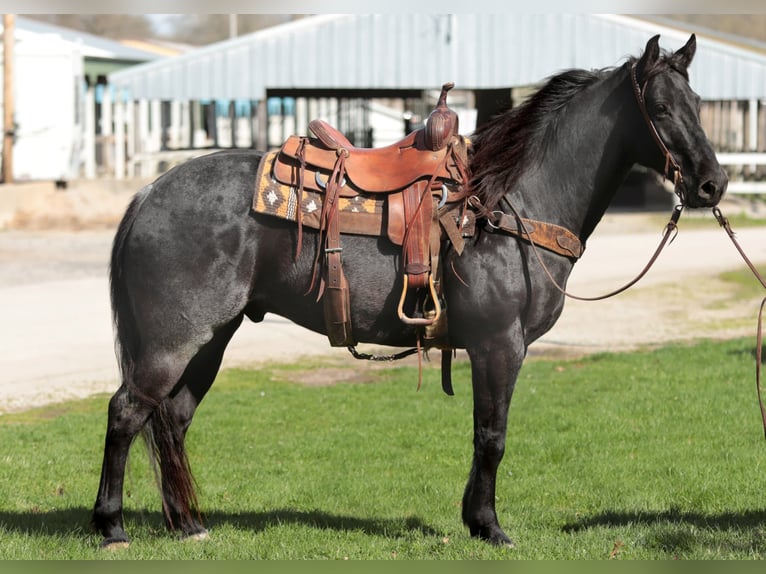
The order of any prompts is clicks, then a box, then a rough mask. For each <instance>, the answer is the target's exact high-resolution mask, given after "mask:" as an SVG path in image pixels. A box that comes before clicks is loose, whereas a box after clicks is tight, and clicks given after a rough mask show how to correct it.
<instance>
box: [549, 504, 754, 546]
mask: <svg viewBox="0 0 766 574" xmlns="http://www.w3.org/2000/svg"><path fill="white" fill-rule="evenodd" d="M631 526H633V527H644V528H647V529H648V532H647V534H645V535H644V536H643V537H642V538H643V541H644V544H645V545H646V546H649V547H654V548H659V549H661V550H664V551H667V552H674V553H675V552H684V551H688V550H691V549H693V548H694V547H700V546H702V547H710V548H716V549H719V550H721V549H728V550H732V551H737V552H743V551H744V552H753V551H755V552H758V553H763V552H766V510H748V511H743V512H722V513H719V514H706V513H701V512H686V511H682V510H679V509H669V510H663V511H656V512H636V511H631V512H618V511H608V512H602V513H599V514H596V515H594V516H589V517H586V518H583V519H580V520H577V521H576V522H570V523H568V524H565V525H564V526H563V527H562V528H561V529H562V531H564V532H567V533H577V532H580V531H582V530H587V529H589V528H620V527H631Z"/></svg>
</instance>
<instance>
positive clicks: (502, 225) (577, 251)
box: [490, 213, 585, 259]
mask: <svg viewBox="0 0 766 574" xmlns="http://www.w3.org/2000/svg"><path fill="white" fill-rule="evenodd" d="M522 221H523V223H524V229H519V223H518V220H517V219H516V217H514V216H513V215H508V214H506V213H503V214H502V215H500V217H498V218H497V219H496V220H495V221H494V222H492V223H491V225H490V227H493V228H496V229H500V230H502V231H505V232H506V233H510V234H511V235H516V236H517V237H520V238H522V239H526V240H529V239H531V240H532V241H533V242H534V243H535V245H539V246H540V247H544V248H545V249H548V250H549V251H553V252H554V253H558V254H559V255H564V256H565V257H574V258H575V259H577V258H579V257H581V256H582V254H583V252H584V251H585V246H583V244H582V242H581V241H580V239H579V238H578V237H577V236H576V235H575V234H574V233H572V232H571V231H569V230H568V229H567V228H565V227H561V226H560V225H556V224H554V223H546V222H544V221H536V220H534V219H527V218H522Z"/></svg>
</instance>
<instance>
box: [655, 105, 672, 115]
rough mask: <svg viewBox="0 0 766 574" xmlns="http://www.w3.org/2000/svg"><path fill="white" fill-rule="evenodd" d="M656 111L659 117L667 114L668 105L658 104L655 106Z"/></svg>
mask: <svg viewBox="0 0 766 574" xmlns="http://www.w3.org/2000/svg"><path fill="white" fill-rule="evenodd" d="M654 113H655V115H656V116H657V117H658V118H662V117H664V116H667V115H668V113H669V110H668V106H666V105H665V104H657V105H655V106H654Z"/></svg>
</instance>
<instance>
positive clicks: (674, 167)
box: [630, 62, 686, 205]
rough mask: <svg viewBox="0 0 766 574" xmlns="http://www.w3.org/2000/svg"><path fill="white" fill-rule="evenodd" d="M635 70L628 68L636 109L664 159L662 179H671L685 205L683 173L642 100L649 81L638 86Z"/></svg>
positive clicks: (635, 68)
mask: <svg viewBox="0 0 766 574" xmlns="http://www.w3.org/2000/svg"><path fill="white" fill-rule="evenodd" d="M637 68H638V62H633V64H632V65H631V66H630V80H631V84H632V85H633V95H635V96H636V102H638V109H640V110H641V115H642V116H644V121H645V122H646V125H647V127H648V128H649V133H650V134H652V138H653V139H654V141H655V143H656V144H657V146H658V147H659V148H660V151H661V152H662V155H663V156H664V157H665V170H664V172H663V177H664V178H665V179H672V181H673V187H674V191H675V192H676V195H678V197H679V199H680V200H681V203H682V204H683V205H686V194H685V190H684V189H683V185H682V184H683V183H684V176H683V173H681V166H680V165H678V162H677V161H676V159H675V158H674V157H673V154H672V153H671V151H670V150H669V149H668V146H666V145H665V142H664V141H662V138H661V137H660V133H659V132H658V131H657V127H656V126H655V125H654V121H653V120H652V118H651V117H650V116H649V112H648V111H647V109H646V99H645V98H644V92H646V85H647V84H648V83H649V79H648V78H647V79H646V80H644V83H643V85H639V83H638V70H637ZM671 172H672V175H673V177H672V178H671V177H670V176H671Z"/></svg>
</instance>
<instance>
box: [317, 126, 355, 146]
mask: <svg viewBox="0 0 766 574" xmlns="http://www.w3.org/2000/svg"><path fill="white" fill-rule="evenodd" d="M309 129H310V130H311V132H312V133H313V134H314V135H315V136H316V137H318V138H319V141H321V142H322V143H323V144H324V145H326V146H327V147H328V148H330V149H338V148H342V147H344V148H346V149H349V150H350V149H352V148H353V147H354V145H353V144H352V143H351V141H349V139H348V138H347V137H346V136H345V135H343V134H342V133H341V132H340V131H338V130H336V129H335V128H334V127H332V126H331V125H330V124H328V123H327V122H326V121H324V120H311V121H310V122H309Z"/></svg>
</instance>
